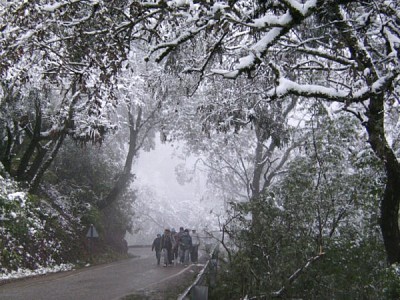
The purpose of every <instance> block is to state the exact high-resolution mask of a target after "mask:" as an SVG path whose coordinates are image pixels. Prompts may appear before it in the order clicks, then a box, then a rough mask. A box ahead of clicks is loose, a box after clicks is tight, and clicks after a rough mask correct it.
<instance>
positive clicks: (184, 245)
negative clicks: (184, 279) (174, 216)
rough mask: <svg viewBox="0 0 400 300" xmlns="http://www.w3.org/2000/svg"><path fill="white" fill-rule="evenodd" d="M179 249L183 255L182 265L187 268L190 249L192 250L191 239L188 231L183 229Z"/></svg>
mask: <svg viewBox="0 0 400 300" xmlns="http://www.w3.org/2000/svg"><path fill="white" fill-rule="evenodd" d="M180 247H181V253H182V254H183V263H184V264H185V266H187V265H189V257H190V249H191V248H192V238H191V237H190V234H189V229H185V231H184V233H183V235H182V237H181V239H180ZM181 259H182V258H181Z"/></svg>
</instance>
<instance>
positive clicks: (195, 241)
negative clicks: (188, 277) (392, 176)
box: [190, 229, 200, 263]
mask: <svg viewBox="0 0 400 300" xmlns="http://www.w3.org/2000/svg"><path fill="white" fill-rule="evenodd" d="M199 246H200V237H199V234H198V233H197V232H196V229H192V251H191V252H190V258H191V260H192V263H197V261H198V259H199Z"/></svg>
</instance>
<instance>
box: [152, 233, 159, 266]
mask: <svg viewBox="0 0 400 300" xmlns="http://www.w3.org/2000/svg"><path fill="white" fill-rule="evenodd" d="M154 250H155V251H156V258H157V265H160V260H161V234H157V237H156V238H155V239H154V241H153V245H152V246H151V251H154Z"/></svg>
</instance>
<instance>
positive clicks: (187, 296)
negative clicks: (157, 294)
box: [178, 244, 219, 300]
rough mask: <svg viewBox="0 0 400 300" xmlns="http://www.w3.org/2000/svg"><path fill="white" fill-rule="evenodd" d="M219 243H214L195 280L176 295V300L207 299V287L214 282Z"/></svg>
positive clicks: (211, 285)
mask: <svg viewBox="0 0 400 300" xmlns="http://www.w3.org/2000/svg"><path fill="white" fill-rule="evenodd" d="M218 252H219V244H216V245H214V247H213V248H212V251H211V257H210V258H209V259H208V261H207V263H206V264H205V265H204V267H203V269H202V270H201V271H200V272H199V274H198V275H197V277H196V279H195V281H194V282H193V283H192V284H191V285H190V286H189V287H188V288H187V289H186V290H185V291H184V292H183V294H182V295H180V296H179V297H178V300H207V299H208V287H213V286H215V284H216V277H217V268H218Z"/></svg>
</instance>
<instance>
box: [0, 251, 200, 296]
mask: <svg viewBox="0 0 400 300" xmlns="http://www.w3.org/2000/svg"><path fill="white" fill-rule="evenodd" d="M130 253H132V254H133V255H137V256H138V257H134V258H129V259H125V260H122V261H118V262H115V263H111V264H106V265H100V266H94V267H89V268H85V269H79V270H74V271H67V272H60V273H56V274H50V275H44V276H39V277H34V278H29V279H25V280H18V281H15V282H10V283H6V284H4V285H0V299H16V300H17V299H18V300H27V299H34V300H40V299H46V300H49V299H54V300H55V299H57V300H70V299H74V300H77V299H79V300H89V299H90V300H93V299H96V300H102V299H104V300H114V299H115V300H116V299H121V298H123V297H124V296H127V295H130V294H136V293H138V292H143V291H146V290H156V289H157V286H158V285H162V284H163V283H164V282H166V281H168V282H170V281H173V280H174V279H175V278H176V281H179V275H181V274H182V273H184V272H189V271H190V269H191V268H192V267H191V266H189V267H186V268H185V267H183V266H182V265H177V266H169V267H167V268H165V267H160V266H157V264H156V258H155V254H154V252H152V251H151V249H150V248H148V247H146V248H131V249H130ZM177 284H178V285H179V282H177ZM172 288H173V287H172Z"/></svg>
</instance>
